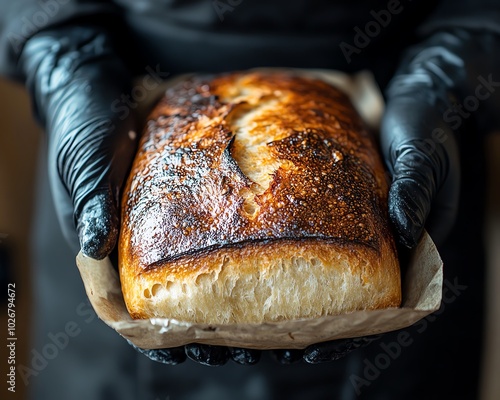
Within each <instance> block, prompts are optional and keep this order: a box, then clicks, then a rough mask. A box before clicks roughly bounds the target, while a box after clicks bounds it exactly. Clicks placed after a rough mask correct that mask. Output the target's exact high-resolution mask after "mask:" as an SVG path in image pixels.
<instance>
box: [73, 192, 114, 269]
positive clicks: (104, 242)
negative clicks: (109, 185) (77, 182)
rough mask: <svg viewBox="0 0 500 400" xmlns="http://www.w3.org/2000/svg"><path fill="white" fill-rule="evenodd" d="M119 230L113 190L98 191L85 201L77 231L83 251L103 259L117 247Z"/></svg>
mask: <svg viewBox="0 0 500 400" xmlns="http://www.w3.org/2000/svg"><path fill="white" fill-rule="evenodd" d="M118 230H119V217H118V210H117V207H116V204H115V200H114V199H113V195H112V193H111V190H110V189H108V190H103V191H100V192H96V194H95V195H94V196H93V197H91V198H90V199H89V200H88V201H87V202H86V203H85V205H84V206H83V210H82V211H81V212H80V215H79V218H78V226H77V231H78V236H79V238H80V246H81V250H82V252H83V253H84V254H85V255H87V256H89V257H92V258H94V259H96V260H102V259H103V258H104V257H106V256H107V255H109V253H111V251H112V250H113V248H114V247H115V245H116V241H117V239H118Z"/></svg>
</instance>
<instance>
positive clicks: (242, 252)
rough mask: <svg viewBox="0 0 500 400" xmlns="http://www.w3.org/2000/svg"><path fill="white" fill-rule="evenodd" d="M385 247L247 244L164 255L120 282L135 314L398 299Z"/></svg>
mask: <svg viewBox="0 0 500 400" xmlns="http://www.w3.org/2000/svg"><path fill="white" fill-rule="evenodd" d="M382 242H383V245H382V246H381V250H380V251H379V252H378V251H375V250H374V249H372V248H369V247H367V246H362V245H357V244H352V243H349V244H347V245H344V246H342V245H337V244H332V243H326V242H324V241H319V240H318V241H312V240H311V241H307V242H305V243H304V242H300V243H299V242H297V243H296V242H293V241H291V242H283V241H280V242H271V243H266V244H263V243H260V244H255V243H252V244H247V245H245V246H244V247H242V248H233V249H231V248H224V249H218V250H213V251H211V252H208V253H207V254H204V255H198V256H196V257H189V259H181V260H176V261H171V262H168V263H163V264H160V265H158V266H156V267H155V268H154V269H150V270H148V271H144V272H141V273H139V274H134V273H133V271H134V270H135V271H137V267H135V268H134V266H131V265H127V261H126V260H122V262H121V264H122V265H123V266H122V268H121V270H120V275H121V280H122V290H123V293H124V297H125V300H126V304H127V306H128V310H129V312H130V314H131V315H132V317H133V318H141V319H144V318H153V317H156V318H174V319H177V320H181V321H187V322H196V323H207V324H227V323H262V322H272V321H281V320H289V319H299V318H315V317H319V316H323V315H337V314H342V313H347V312H352V311H355V310H363V309H378V308H387V307H398V306H399V305H400V303H401V289H400V287H401V284H400V273H399V266H398V262H397V260H396V259H395V256H394V251H393V249H392V248H391V247H390V246H389V244H388V243H386V242H384V241H382Z"/></svg>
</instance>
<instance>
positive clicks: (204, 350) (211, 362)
mask: <svg viewBox="0 0 500 400" xmlns="http://www.w3.org/2000/svg"><path fill="white" fill-rule="evenodd" d="M184 348H185V352H186V355H187V356H188V357H189V358H190V359H191V360H193V361H195V362H197V363H199V364H202V365H208V366H213V367H215V366H221V365H224V364H226V363H227V362H228V360H229V357H230V353H229V350H228V348H227V347H225V346H211V345H208V344H199V343H191V344H187V345H185V346H184Z"/></svg>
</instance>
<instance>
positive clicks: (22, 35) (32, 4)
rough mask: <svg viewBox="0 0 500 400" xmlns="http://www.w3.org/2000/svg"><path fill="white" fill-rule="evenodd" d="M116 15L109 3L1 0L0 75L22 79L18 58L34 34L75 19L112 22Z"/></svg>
mask: <svg viewBox="0 0 500 400" xmlns="http://www.w3.org/2000/svg"><path fill="white" fill-rule="evenodd" d="M117 12H118V6H116V5H115V4H114V3H113V2H112V1H108V0H0V76H3V77H6V78H8V79H13V80H17V81H22V80H23V79H24V77H23V75H22V72H21V71H20V69H19V68H18V66H17V63H18V59H19V56H20V54H21V52H22V49H23V47H24V44H25V43H26V41H27V40H28V39H29V38H30V37H32V36H33V35H35V34H36V33H38V32H40V31H43V30H46V29H51V28H54V27H55V26H57V25H61V24H66V23H69V22H70V21H73V20H78V19H88V20H89V21H93V20H104V19H107V20H108V21H113V17H114V14H116V13H117Z"/></svg>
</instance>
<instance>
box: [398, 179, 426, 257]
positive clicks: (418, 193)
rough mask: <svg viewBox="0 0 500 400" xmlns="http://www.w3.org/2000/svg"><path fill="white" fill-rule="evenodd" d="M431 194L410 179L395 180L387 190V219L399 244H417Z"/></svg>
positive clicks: (409, 245)
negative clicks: (389, 220)
mask: <svg viewBox="0 0 500 400" xmlns="http://www.w3.org/2000/svg"><path fill="white" fill-rule="evenodd" d="M430 195H431V193H429V192H428V189H427V188H426V187H424V186H422V185H420V184H418V183H416V182H415V180H413V179H412V178H411V177H408V178H402V179H401V178H400V179H397V180H395V181H394V182H393V183H392V185H391V188H390V190H389V199H388V203H389V217H390V219H391V222H392V224H393V226H394V228H395V230H396V233H397V236H398V239H399V241H400V243H401V244H403V245H404V246H405V247H407V248H413V247H415V245H416V244H417V243H418V240H419V239H420V237H421V235H422V232H423V230H424V226H425V222H426V220H427V216H428V215H429V212H430V207H431V202H430V200H429V197H430Z"/></svg>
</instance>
